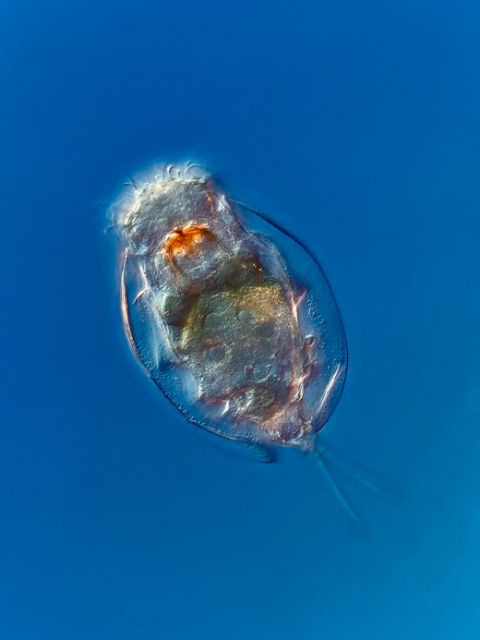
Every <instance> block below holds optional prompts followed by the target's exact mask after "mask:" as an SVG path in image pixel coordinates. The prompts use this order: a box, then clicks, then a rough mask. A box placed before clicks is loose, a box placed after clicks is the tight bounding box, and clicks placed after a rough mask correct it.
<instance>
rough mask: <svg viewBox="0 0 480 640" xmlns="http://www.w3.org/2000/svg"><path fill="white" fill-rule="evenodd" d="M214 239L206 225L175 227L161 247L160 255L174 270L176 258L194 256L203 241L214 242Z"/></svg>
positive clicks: (191, 224)
mask: <svg viewBox="0 0 480 640" xmlns="http://www.w3.org/2000/svg"><path fill="white" fill-rule="evenodd" d="M214 238H215V236H214V234H213V232H212V231H211V230H210V229H209V227H208V225H207V224H194V223H190V224H187V225H186V226H184V227H176V228H175V229H174V230H173V231H172V232H171V233H169V234H168V236H167V238H166V240H165V243H164V245H163V247H162V253H163V254H164V255H165V256H166V258H167V260H168V262H169V263H170V265H171V266H172V267H174V268H175V267H176V258H177V256H179V255H184V256H191V255H194V254H195V253H197V252H198V250H199V245H201V244H202V243H203V242H204V241H205V240H214Z"/></svg>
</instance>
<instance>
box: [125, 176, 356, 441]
mask: <svg viewBox="0 0 480 640" xmlns="http://www.w3.org/2000/svg"><path fill="white" fill-rule="evenodd" d="M116 225H117V228H118V230H119V234H120V238H121V241H122V281H121V296H122V301H121V302H122V314H123V320H124V325H125V330H126V334H127V337H128V339H129V343H130V346H131V348H132V350H133V352H134V353H135V355H136V356H137V358H138V359H139V361H140V362H141V364H142V365H143V367H144V368H145V370H146V371H147V373H148V374H149V376H150V377H151V378H152V380H153V381H154V382H155V383H156V385H157V386H158V387H159V389H160V390H161V391H162V392H163V394H164V395H165V396H166V397H167V398H168V399H169V400H170V401H171V402H172V403H173V404H174V405H175V407H176V408H177V409H178V410H179V411H180V412H181V413H182V414H183V415H184V416H185V417H186V418H187V419H188V420H189V421H190V422H191V423H193V424H195V425H198V426H200V427H203V428H204V429H206V430H208V431H210V432H212V433H214V434H217V435H219V436H222V437H223V438H226V439H228V440H231V441H236V442H240V443H254V444H256V445H257V446H262V445H265V446H267V445H280V446H294V447H297V448H300V449H304V450H313V448H314V444H315V439H316V434H317V433H318V431H319V430H320V429H321V428H322V426H323V425H324V424H325V423H326V422H327V420H328V419H329V417H330V416H331V414H332V412H333V410H334V408H335V406H336V404H337V403H338V400H339V398H340V395H341V392H342V389H343V385H344V380H345V375H346V370H347V344H346V339H345V333H344V329H343V323H342V319H341V316H340V312H339V309H338V306H337V304H336V301H335V298H334V295H333V292H332V290H331V287H330V285H329V283H328V281H327V279H326V277H325V274H324V272H323V270H322V268H321V267H320V265H319V263H318V261H317V260H316V258H315V257H314V255H313V254H312V253H311V251H310V250H309V249H308V248H307V247H306V246H305V245H304V244H303V243H302V242H300V241H299V240H298V239H296V238H295V237H294V236H293V235H292V234H291V233H289V232H287V231H285V230H284V229H282V228H281V227H280V226H279V225H278V224H276V223H275V222H274V221H273V220H272V219H270V218H268V217H267V216H266V215H263V214H261V213H258V212H255V211H253V210H251V209H249V208H248V207H245V206H244V205H241V204H238V203H236V202H234V201H232V200H230V199H229V198H227V196H226V195H225V194H224V193H223V192H222V191H221V190H219V189H218V187H217V186H216V185H215V183H214V182H213V181H212V180H211V179H210V178H209V177H208V176H204V175H195V174H193V175H192V173H191V172H190V171H189V170H188V169H184V170H182V169H179V170H175V171H173V172H172V171H171V170H170V171H167V172H165V173H163V174H162V175H161V176H157V177H156V178H154V179H153V180H152V181H150V182H147V183H146V184H144V185H143V186H142V187H141V188H137V189H136V190H135V194H134V197H133V198H132V200H131V201H130V202H129V203H128V204H127V205H124V206H123V208H121V210H120V214H119V215H118V217H117V220H116Z"/></svg>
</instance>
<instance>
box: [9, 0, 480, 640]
mask: <svg viewBox="0 0 480 640" xmlns="http://www.w3.org/2000/svg"><path fill="white" fill-rule="evenodd" d="M479 34H480V9H479V6H478V3H476V2H465V1H463V2H462V1H460V2H459V1H454V0H451V1H442V0H440V1H436V2H433V0H429V1H426V0H425V1H423V0H415V1H413V0H411V1H408V0H407V1H406V2H405V1H402V2H400V1H398V2H374V1H372V2H367V1H363V0H361V1H359V2H357V1H353V0H352V1H350V2H346V1H345V0H339V1H333V0H328V1H326V2H313V1H311V2H295V3H294V2H289V3H274V2H265V3H263V2H251V1H250V0H248V1H247V2H242V3H240V2H239V3H235V4H234V3H227V2H204V3H194V2H189V1H188V0H187V1H185V2H180V3H174V2H151V3H149V2H146V1H145V0H139V1H138V2H128V3H127V2H121V1H120V2H116V3H114V2H106V1H105V0H100V1H99V2H95V3H94V2H80V1H72V0H62V1H60V0H58V1H47V2H45V3H38V2H33V1H30V2H28V1H26V0H16V1H15V2H13V0H11V1H8V0H7V1H5V2H2V3H1V5H0V53H1V55H0V78H1V85H0V97H1V99H0V143H1V147H0V148H1V152H0V154H1V155H0V163H1V167H0V168H1V172H0V176H1V178H0V180H1V185H2V188H1V195H2V199H1V206H0V215H1V229H0V234H1V252H0V260H1V273H2V306H1V316H0V326H1V336H2V358H1V363H2V366H1V370H0V394H1V403H0V637H1V638H2V640H3V639H5V640H43V639H45V640H77V639H78V640H85V639H88V640H109V639H112V640H113V639H114V640H124V639H128V640H158V639H165V640H183V639H188V640H191V639H195V640H199V639H204V638H205V639H206V640H269V639H275V640H286V639H300V640H317V639H319V638H325V639H328V640H343V639H345V640H350V639H351V638H355V639H356V640H363V639H365V640H405V639H406V638H409V639H412V640H416V639H417V638H422V639H425V638H427V639H429V638H432V639H433V638H434V639H435V640H447V639H448V640H449V639H451V638H455V639H457V640H477V639H478V638H479V637H480V498H479V495H480V465H479V461H480V430H479V426H480V364H479V357H480V332H479V328H480V302H479V295H478V292H479V285H478V283H479V280H480V252H479V235H480V180H479V172H480V118H479V113H480V37H479ZM183 159H193V160H200V161H202V162H203V163H204V164H205V165H206V166H207V167H209V168H210V169H211V170H213V171H214V172H216V173H218V174H219V175H220V176H221V177H222V179H223V180H224V182H225V184H226V185H227V187H228V189H229V191H230V192H231V193H232V194H234V195H235V196H237V197H239V198H240V199H242V200H243V201H245V202H247V203H249V204H250V205H252V206H255V207H258V208H261V209H264V210H266V211H268V212H269V213H270V214H272V215H273V216H275V218H276V219H277V220H278V221H279V222H280V223H282V224H284V225H285V226H287V227H288V228H290V229H292V230H293V231H294V232H296V233H297V234H298V235H299V236H300V237H301V238H302V239H303V240H306V241H308V243H309V245H310V247H311V248H312V249H313V251H314V252H315V253H316V255H317V256H318V257H319V259H320V261H321V262H322V264H323V265H324V267H325V269H326V271H327V273H328V275H329V277H330V280H331V282H332V285H333V288H334V290H335V292H336V295H337V298H338V301H339V304H340V307H341V309H342V312H343V315H344V320H345V324H346V328H347V336H348V340H349V346H350V358H351V359H350V370H349V376H348V379H347V386H346V389H345V393H344V396H343V398H342V401H341V403H340V406H339V408H338V409H337V411H336V413H335V415H334V417H333V419H332V420H331V422H330V423H329V424H328V426H327V432H328V436H329V438H330V439H331V440H332V441H333V442H335V443H336V444H337V445H338V446H339V447H340V448H341V449H342V450H343V451H344V452H345V453H347V454H348V455H349V456H350V457H353V458H355V459H356V460H358V461H359V462H362V463H363V464H364V465H366V466H367V467H368V468H369V469H372V470H376V471H377V472H379V473H380V474H382V475H384V476H387V477H388V478H390V480H391V481H392V482H393V483H394V484H395V485H396V486H397V487H398V489H399V490H400V492H401V493H402V495H403V499H402V500H401V501H400V502H393V503H392V502H388V501H386V502H385V501H382V500H379V499H377V498H376V497H374V496H372V495H369V494H368V493H365V492H364V491H363V490H362V489H361V488H360V487H358V486H356V485H355V484H350V483H348V482H344V483H343V485H342V486H344V488H345V490H346V491H347V493H348V495H349V496H350V498H351V499H352V501H353V502H354V504H355V505H356V507H357V508H358V510H359V511H360V512H361V514H362V517H363V520H364V522H365V523H366V525H367V526H368V530H369V533H368V535H363V536H359V535H357V534H356V533H355V532H354V531H352V530H351V528H350V527H349V526H348V524H347V523H346V522H345V521H344V520H343V519H342V517H341V515H340V513H339V511H338V510H337V508H336V504H335V502H334V499H333V497H332V494H331V491H330V490H329V487H328V485H327V483H326V482H325V479H324V478H323V477H322V474H321V471H320V469H318V468H317V466H316V465H315V464H314V462H313V460H309V459H308V458H304V457H302V456H300V455H295V454H289V453H286V454H284V455H282V456H281V460H280V463H279V464H275V465H261V464H252V463H248V462H245V461H242V460H237V459H236V458H232V457H229V456H225V455H223V454H222V453H219V452H217V451H216V450H215V449H212V448H211V447H208V446H206V445H205V444H204V443H202V442H201V441H200V440H199V439H198V438H196V437H195V435H194V434H192V432H191V431H190V430H189V429H188V428H187V427H186V424H185V423H184V421H183V420H182V418H181V416H180V415H178V414H177V413H176V412H174V411H173V410H172V409H170V408H169V407H168V406H167V404H166V403H165V401H164V400H163V398H162V397H161V395H160V394H159V393H158V392H156V391H155V389H154V387H153V385H152V384H150V383H149V382H148V381H147V380H146V379H145V377H144V376H143V375H142V373H141V371H140V369H139V368H138V367H137V366H136V365H135V363H134V361H133V359H132V358H131V356H130V354H129V352H128V348H127V346H126V342H125V340H124V337H123V335H122V328H121V323H120V318H119V310H118V289H117V285H116V271H117V265H116V257H115V253H114V247H113V243H112V240H111V238H109V236H108V235H107V234H104V233H103V232H104V229H105V227H106V224H107V223H106V215H105V208H106V205H108V203H109V202H111V200H112V198H113V197H114V196H115V194H116V193H117V192H118V189H119V188H120V186H121V183H122V182H123V181H124V180H125V177H126V175H127V174H129V173H133V174H135V173H136V172H137V171H139V170H142V169H144V168H148V166H149V165H150V164H151V163H154V162H156V161H163V160H167V161H177V160H183ZM339 479H340V476H339Z"/></svg>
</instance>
